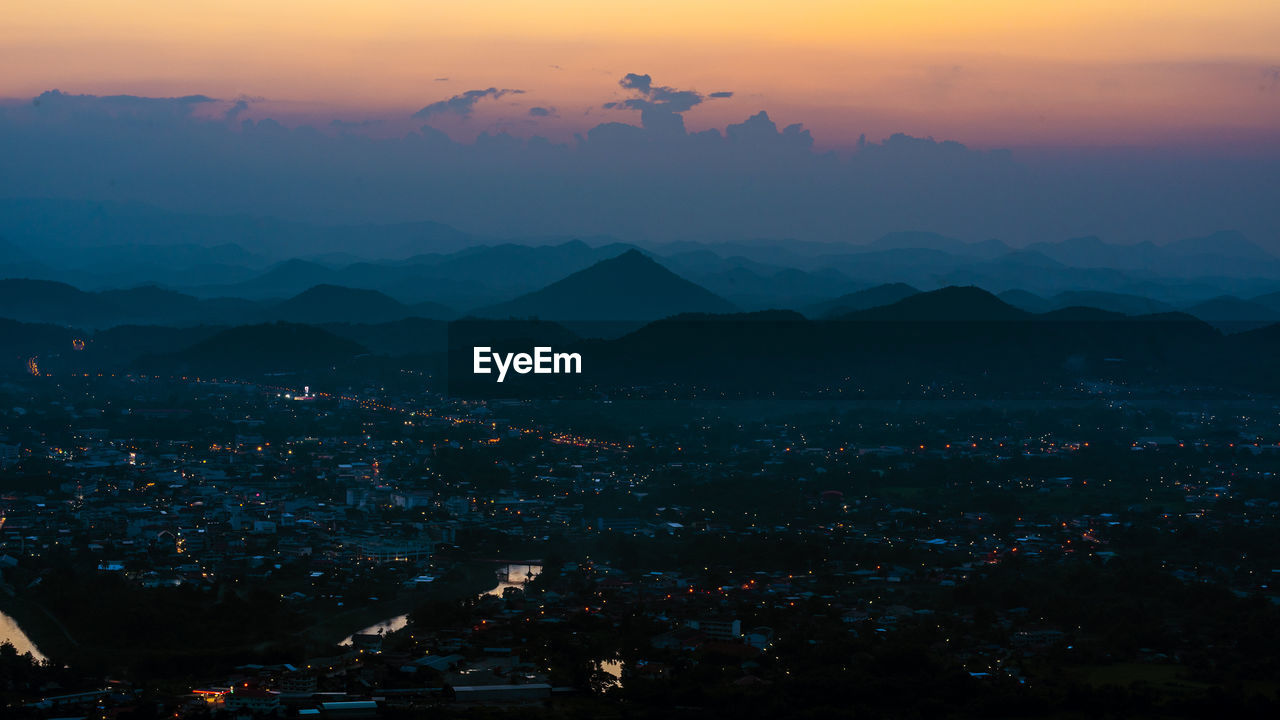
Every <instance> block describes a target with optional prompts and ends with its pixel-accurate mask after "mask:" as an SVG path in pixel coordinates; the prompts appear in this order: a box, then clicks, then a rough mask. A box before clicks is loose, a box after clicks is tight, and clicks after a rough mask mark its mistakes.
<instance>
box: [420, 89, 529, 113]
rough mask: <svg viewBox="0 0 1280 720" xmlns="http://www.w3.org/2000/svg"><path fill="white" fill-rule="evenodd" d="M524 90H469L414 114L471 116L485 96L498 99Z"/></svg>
mask: <svg viewBox="0 0 1280 720" xmlns="http://www.w3.org/2000/svg"><path fill="white" fill-rule="evenodd" d="M523 93H524V91H523V90H512V89H507V88H504V89H502V90H499V89H498V88H494V87H491V88H486V89H484V90H468V91H466V92H464V93H462V94H460V95H454V96H453V97H451V98H449V99H448V100H438V101H436V102H433V103H431V104H430V105H428V106H426V107H424V108H422V109H421V110H419V111H418V112H416V113H414V114H413V117H415V118H429V117H432V116H434V115H444V114H451V115H458V116H461V117H464V118H466V117H471V111H472V110H474V109H475V107H476V103H478V102H480V101H481V100H483V99H485V98H492V99H494V100H497V99H498V98H500V97H502V96H504V95H521V94H523Z"/></svg>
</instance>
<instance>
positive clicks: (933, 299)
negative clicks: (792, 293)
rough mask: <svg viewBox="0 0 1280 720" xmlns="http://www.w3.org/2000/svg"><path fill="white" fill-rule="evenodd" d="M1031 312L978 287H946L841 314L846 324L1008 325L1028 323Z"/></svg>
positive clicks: (841, 318) (840, 317)
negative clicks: (931, 323) (848, 322)
mask: <svg viewBox="0 0 1280 720" xmlns="http://www.w3.org/2000/svg"><path fill="white" fill-rule="evenodd" d="M1030 317H1032V315H1031V313H1028V312H1026V311H1025V310H1019V309H1018V308H1016V307H1014V306H1012V305H1010V304H1009V303H1006V302H1004V301H1003V300H1001V299H1000V298H998V297H996V296H995V295H992V294H991V293H989V292H987V291H986V290H983V289H982V288H977V287H972V286H969V287H945V288H942V289H941V290H933V291H931V292H923V293H917V294H914V295H911V296H909V297H906V298H903V299H902V300H899V301H897V302H895V303H892V304H889V305H884V306H881V307H875V308H869V309H866V310H858V311H855V312H851V313H846V314H843V315H840V316H839V318H838V319H840V320H846V321H894V322H1005V321H1010V320H1026V319H1029V318H1030Z"/></svg>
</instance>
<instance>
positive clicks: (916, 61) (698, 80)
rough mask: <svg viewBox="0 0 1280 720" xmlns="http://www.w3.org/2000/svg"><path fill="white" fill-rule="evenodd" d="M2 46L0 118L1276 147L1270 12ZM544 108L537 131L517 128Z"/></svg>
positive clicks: (100, 18) (280, 26) (496, 5)
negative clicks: (627, 81)
mask: <svg viewBox="0 0 1280 720" xmlns="http://www.w3.org/2000/svg"><path fill="white" fill-rule="evenodd" d="M5 12H6V16H7V17H6V19H5V21H4V22H3V23H2V24H0V67H3V68H5V71H4V72H3V73H0V97H4V98H20V99H27V98H30V97H33V96H35V95H37V94H39V93H41V92H43V91H45V90H49V89H53V88H59V89H61V90H62V91H64V92H69V93H88V94H98V95H105V94H134V95H149V96H173V95H187V94H197V93H199V94H205V95H209V96H213V97H217V98H222V99H226V100H228V101H230V100H234V99H235V98H238V97H249V98H254V99H261V100H260V101H259V102H255V103H254V105H253V107H252V109H251V111H250V113H249V115H248V116H249V117H275V118H281V119H284V120H286V121H294V122H317V123H327V122H328V121H329V120H330V119H332V118H342V119H351V120H359V119H366V118H385V119H387V125H386V127H387V130H386V131H387V132H399V131H401V130H408V129H411V128H413V127H416V126H417V125H420V124H422V123H421V121H416V120H411V119H410V118H409V115H410V114H412V113H413V112H414V111H416V110H418V109H419V108H421V107H423V106H425V105H427V104H429V103H431V102H435V101H438V100H443V99H446V98H448V97H450V96H452V95H456V94H458V93H462V92H464V91H466V90H471V89H479V88H488V87H497V88H512V89H520V90H523V91H524V92H523V93H522V94H511V95H506V96H504V97H502V98H498V99H488V100H486V101H484V102H481V103H477V105H476V107H475V111H474V114H473V115H472V116H471V117H469V118H462V117H443V118H439V119H438V121H437V120H433V124H435V123H437V122H438V124H439V127H441V128H442V129H444V130H445V131H447V132H449V133H450V134H451V135H453V136H454V137H457V138H462V139H466V138H467V137H468V136H471V137H474V135H475V134H477V133H479V132H481V131H485V130H488V131H494V130H507V131H509V132H512V133H513V134H516V135H522V136H527V135H532V134H542V135H546V136H548V137H552V138H555V139H564V138H567V137H569V136H571V135H572V133H574V132H581V131H583V130H586V129H588V128H590V127H592V126H593V125H596V124H598V123H601V122H606V121H621V122H633V123H634V122H639V118H638V114H637V113H634V112H630V111H625V110H606V109H604V108H603V107H602V105H603V104H604V103H606V102H609V101H616V100H618V99H621V98H624V97H626V94H625V92H624V91H623V89H622V88H620V87H619V86H618V80H619V78H621V77H622V76H623V75H624V74H625V73H629V72H634V73H648V74H650V75H651V76H652V77H653V81H654V83H655V84H660V85H665V86H670V87H674V88H679V89H682V90H696V91H698V92H700V93H702V94H704V95H705V94H709V93H712V92H718V91H721V92H732V93H734V95H733V97H731V98H726V99H716V100H708V101H706V102H704V103H702V104H700V105H698V106H697V107H695V108H693V109H692V110H689V111H688V112H686V113H685V122H686V125H687V127H688V128H689V129H690V130H701V129H706V128H711V127H718V128H722V127H724V125H725V124H727V123H730V122H738V121H741V120H742V119H743V118H745V117H746V116H748V115H750V114H752V113H754V112H756V111H759V110H768V111H769V113H770V115H771V116H773V117H774V118H775V119H776V120H777V121H778V122H779V124H788V123H793V122H803V123H804V124H805V126H806V127H808V128H810V129H812V130H813V133H814V135H815V137H817V139H818V142H819V145H820V146H827V147H838V146H841V145H848V144H851V143H853V142H855V141H856V140H857V138H858V136H859V135H861V134H863V133H865V134H866V135H867V136H868V137H869V138H872V139H877V138H880V137H884V136H886V135H888V134H890V133H893V132H907V133H911V134H914V135H932V136H935V137H939V138H944V137H945V138H951V139H956V140H959V141H961V142H965V143H968V144H972V145H975V146H979V147H982V146H1026V145H1046V146H1074V145H1085V146H1107V145H1161V144H1175V143H1176V144H1187V143H1190V144H1196V143H1205V144H1230V143H1237V144H1241V145H1246V146H1247V145H1249V144H1253V143H1262V142H1265V143H1267V144H1270V145H1274V144H1276V143H1277V142H1278V141H1280V42H1277V40H1276V38H1280V3H1278V2H1275V0H1218V1H1216V2H1207V1H1200V2H1193V1H1190V0H1161V1H1159V2H1156V1H1150V0H1131V1H1127V2H1114V0H1036V1H1035V2H1027V1H1026V0H973V1H971V2H955V1H954V0H947V1H944V0H862V1H859V0H841V1H836V0H798V1H795V2H790V3H780V2H757V1H755V0H736V1H735V2H725V1H723V0H698V1H696V2H689V0H680V1H679V2H674V1H671V0H651V1H650V2H646V3H632V2H624V1H618V2H600V1H599V0H593V1H591V2H587V1H585V0H543V1H542V2H536V3H535V2H531V1H529V0H477V1H474V2H450V3H440V2H429V1H426V0H416V1H414V0H366V1H365V2H350V1H348V2H334V1H332V0H306V1H303V0H271V2H262V1H261V0H256V1H254V2H245V1H242V0H222V1H221V2H204V1H193V2H181V3H175V2H171V1H169V0H134V1H132V2H129V1H125V2H101V0H65V1H62V2H43V3H40V2H37V3H17V4H14V5H13V7H9V8H7V9H6V11H5ZM534 106H538V107H545V108H554V112H551V113H549V114H548V115H546V116H543V117H536V118H535V117H531V116H530V115H529V112H528V110H529V108H531V107H534Z"/></svg>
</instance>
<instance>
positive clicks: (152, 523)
mask: <svg viewBox="0 0 1280 720" xmlns="http://www.w3.org/2000/svg"><path fill="white" fill-rule="evenodd" d="M271 382H273V383H276V384H267V383H266V381H261V382H256V383H249V382H242V381H232V380H220V379H213V378H196V377H178V376H174V377H170V376H152V375H137V374H133V375H129V374H119V375H112V374H110V373H104V374H103V375H101V376H100V375H98V374H96V373H91V374H85V373H81V374H74V375H71V374H62V375H59V374H53V375H41V376H35V375H31V376H27V377H23V378H21V379H11V380H9V381H7V382H5V383H4V384H3V385H2V386H0V469H2V470H3V473H4V476H5V477H6V484H5V487H4V494H3V496H2V497H0V509H3V520H2V523H3V524H2V526H0V532H2V537H0V541H2V544H3V550H2V552H0V573H2V577H3V586H0V589H2V590H3V593H0V611H3V613H4V614H5V615H6V616H7V617H8V618H11V619H12V620H13V621H15V622H16V623H17V624H19V625H21V627H22V628H23V630H24V631H25V635H24V636H23V637H24V638H29V640H28V641H27V644H28V647H26V648H18V647H15V646H14V645H13V644H6V645H5V646H3V647H0V705H4V706H6V707H7V708H8V710H7V712H9V713H11V714H27V715H30V716H35V717H65V716H76V717H85V716H89V717H113V718H143V717H145V718H153V717H182V718H205V717H209V718H221V717H228V718H229V717H246V716H259V717H260V716H275V715H278V716H288V717H294V716H297V717H322V718H328V717H373V716H379V717H409V716H424V715H423V713H424V712H427V713H429V714H428V715H425V716H430V717H506V716H508V715H518V716H520V717H544V716H545V717H582V718H587V717H766V716H768V717H783V716H786V717H802V716H803V717H819V716H821V717H829V716H832V715H833V714H834V715H837V716H843V715H850V714H859V715H865V716H891V717H904V716H905V717H944V716H947V715H949V714H969V715H974V714H977V715H983V716H987V717H1002V716H1003V717H1033V716H1052V717H1086V716H1088V717H1096V716H1099V715H1108V714H1110V715H1117V714H1122V715H1130V716H1153V717H1154V716H1178V715H1182V714H1198V713H1202V712H1205V711H1207V709H1209V708H1214V709H1215V710H1216V711H1219V712H1225V713H1227V714H1230V715H1235V716H1249V715H1254V714H1256V715H1260V716H1271V715H1270V713H1271V712H1273V711H1274V710H1275V708H1276V704H1277V689H1278V688H1277V678H1278V677H1280V657H1278V656H1277V654H1276V653H1275V650H1274V649H1275V648H1276V647H1277V646H1280V607H1278V606H1277V605H1278V604H1280V591H1278V590H1277V583H1280V557H1278V556H1277V555H1278V553H1280V487H1278V486H1277V484H1276V479H1275V473H1276V472H1277V470H1280V404H1278V403H1280V400H1277V398H1275V397H1269V396H1262V395H1258V394H1254V393H1246V392H1236V393H1232V392H1226V391H1221V390H1208V389H1203V388H1196V387H1175V386H1164V387H1142V386H1139V385H1133V384H1124V385H1121V384H1108V383H1102V382H1080V383H1076V384H1064V385H1060V386H1054V387H1045V388H1043V389H1041V390H1038V391H1036V392H1034V393H1030V392H1026V391H1019V392H1017V393H1010V394H1008V395H1003V396H1000V395H995V396H992V395H987V396H979V394H977V393H974V392H970V391H969V390H967V389H966V388H965V387H963V386H962V385H956V386H944V385H936V384H935V385H920V386H911V387H903V388H891V389H889V390H888V391H887V394H886V395H885V398H896V399H881V400H876V399H874V398H873V399H870V400H866V401H851V400H847V399H832V398H828V397H820V396H815V397H809V398H794V399H785V400H784V399H775V400H760V399H750V398H742V399H733V400H731V399H722V398H714V397H711V398H709V397H700V396H699V394H698V393H697V392H694V391H690V390H687V389H684V390H682V389H679V388H674V387H643V388H639V387H638V388H629V389H626V390H619V391H614V392H610V393H605V392H599V393H594V394H583V395H579V396H575V397H565V398H558V399H541V400H526V401H490V402H479V401H477V402H464V401H459V400H446V399H445V398H443V397H442V396H440V395H438V394H434V393H433V392H431V391H430V388H431V387H432V379H431V378H429V377H424V376H423V375H421V374H418V373H415V372H414V371H410V370H401V371H399V373H398V376H397V377H392V378H389V379H387V381H386V382H383V383H380V384H379V385H378V386H376V387H373V386H371V387H362V386H359V385H358V384H357V383H351V382H349V381H343V382H342V384H339V382H340V381H339V380H338V379H335V378H334V377H318V378H315V379H314V380H313V379H312V378H309V377H302V376H298V375H283V376H279V377H276V378H272V379H271ZM313 382H314V384H309V383H313ZM801 708H803V710H802V709H801Z"/></svg>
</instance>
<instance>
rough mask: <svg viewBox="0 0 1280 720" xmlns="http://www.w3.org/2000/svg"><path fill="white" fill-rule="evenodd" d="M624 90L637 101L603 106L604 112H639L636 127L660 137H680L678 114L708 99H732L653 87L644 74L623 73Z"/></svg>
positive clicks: (681, 128)
mask: <svg viewBox="0 0 1280 720" xmlns="http://www.w3.org/2000/svg"><path fill="white" fill-rule="evenodd" d="M618 85H620V86H621V87H622V88H623V89H624V90H630V91H631V92H633V93H635V94H636V95H637V97H632V98H627V99H626V100H618V101H613V102H607V103H605V104H604V107H605V109H607V110H639V111H640V124H641V125H643V126H644V128H645V129H646V130H650V131H653V132H660V133H664V134H681V135H682V134H684V132H685V130H684V119H683V118H682V117H680V113H683V112H687V111H689V110H692V109H693V108H695V107H697V106H698V105H701V104H702V103H703V102H705V101H706V100H707V99H708V98H727V97H733V93H731V92H726V91H721V92H714V93H711V94H710V95H708V96H706V97H703V95H702V94H701V93H698V92H697V91H694V90H679V89H677V88H673V87H668V86H666V85H654V84H653V78H652V77H651V76H650V75H648V74H644V75H642V74H640V73H627V74H626V75H623V76H622V79H621V80H619V81H618Z"/></svg>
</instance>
